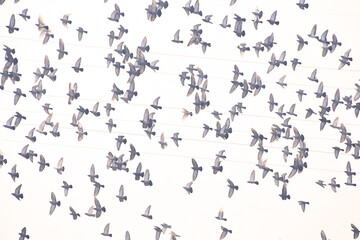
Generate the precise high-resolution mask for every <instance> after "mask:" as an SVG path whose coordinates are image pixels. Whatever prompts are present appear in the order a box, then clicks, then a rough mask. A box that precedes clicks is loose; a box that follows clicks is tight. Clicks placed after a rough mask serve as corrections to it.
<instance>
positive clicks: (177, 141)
mask: <svg viewBox="0 0 360 240" xmlns="http://www.w3.org/2000/svg"><path fill="white" fill-rule="evenodd" d="M171 139H172V140H173V141H174V143H175V145H176V146H177V147H178V146H179V141H181V140H182V138H179V133H174V134H173V136H172V137H171Z"/></svg>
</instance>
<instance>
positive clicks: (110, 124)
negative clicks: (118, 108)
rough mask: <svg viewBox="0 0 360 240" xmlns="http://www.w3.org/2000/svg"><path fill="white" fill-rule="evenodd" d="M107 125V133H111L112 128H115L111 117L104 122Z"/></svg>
mask: <svg viewBox="0 0 360 240" xmlns="http://www.w3.org/2000/svg"><path fill="white" fill-rule="evenodd" d="M105 124H106V125H107V126H108V130H109V133H111V130H112V128H113V127H114V128H116V124H115V123H114V122H113V120H112V118H109V120H108V122H107V123H105Z"/></svg>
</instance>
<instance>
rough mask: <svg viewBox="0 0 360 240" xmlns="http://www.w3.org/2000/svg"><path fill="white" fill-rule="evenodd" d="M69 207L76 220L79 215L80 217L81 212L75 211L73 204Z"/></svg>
mask: <svg viewBox="0 0 360 240" xmlns="http://www.w3.org/2000/svg"><path fill="white" fill-rule="evenodd" d="M69 209H70V215H71V216H72V218H73V219H74V220H76V219H77V218H78V217H80V214H79V213H77V212H75V210H74V209H73V208H72V207H71V206H69Z"/></svg>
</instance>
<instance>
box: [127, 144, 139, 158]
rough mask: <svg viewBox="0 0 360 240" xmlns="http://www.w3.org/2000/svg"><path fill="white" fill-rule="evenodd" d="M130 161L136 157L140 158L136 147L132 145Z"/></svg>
mask: <svg viewBox="0 0 360 240" xmlns="http://www.w3.org/2000/svg"><path fill="white" fill-rule="evenodd" d="M129 152H130V160H133V159H134V158H135V156H140V153H139V152H137V151H136V149H135V147H134V145H133V144H132V143H130V151H129Z"/></svg>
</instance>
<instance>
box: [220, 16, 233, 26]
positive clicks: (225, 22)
mask: <svg viewBox="0 0 360 240" xmlns="http://www.w3.org/2000/svg"><path fill="white" fill-rule="evenodd" d="M219 25H220V26H221V27H223V28H230V27H231V24H228V15H226V16H225V17H224V18H223V20H222V22H221V24H219Z"/></svg>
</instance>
